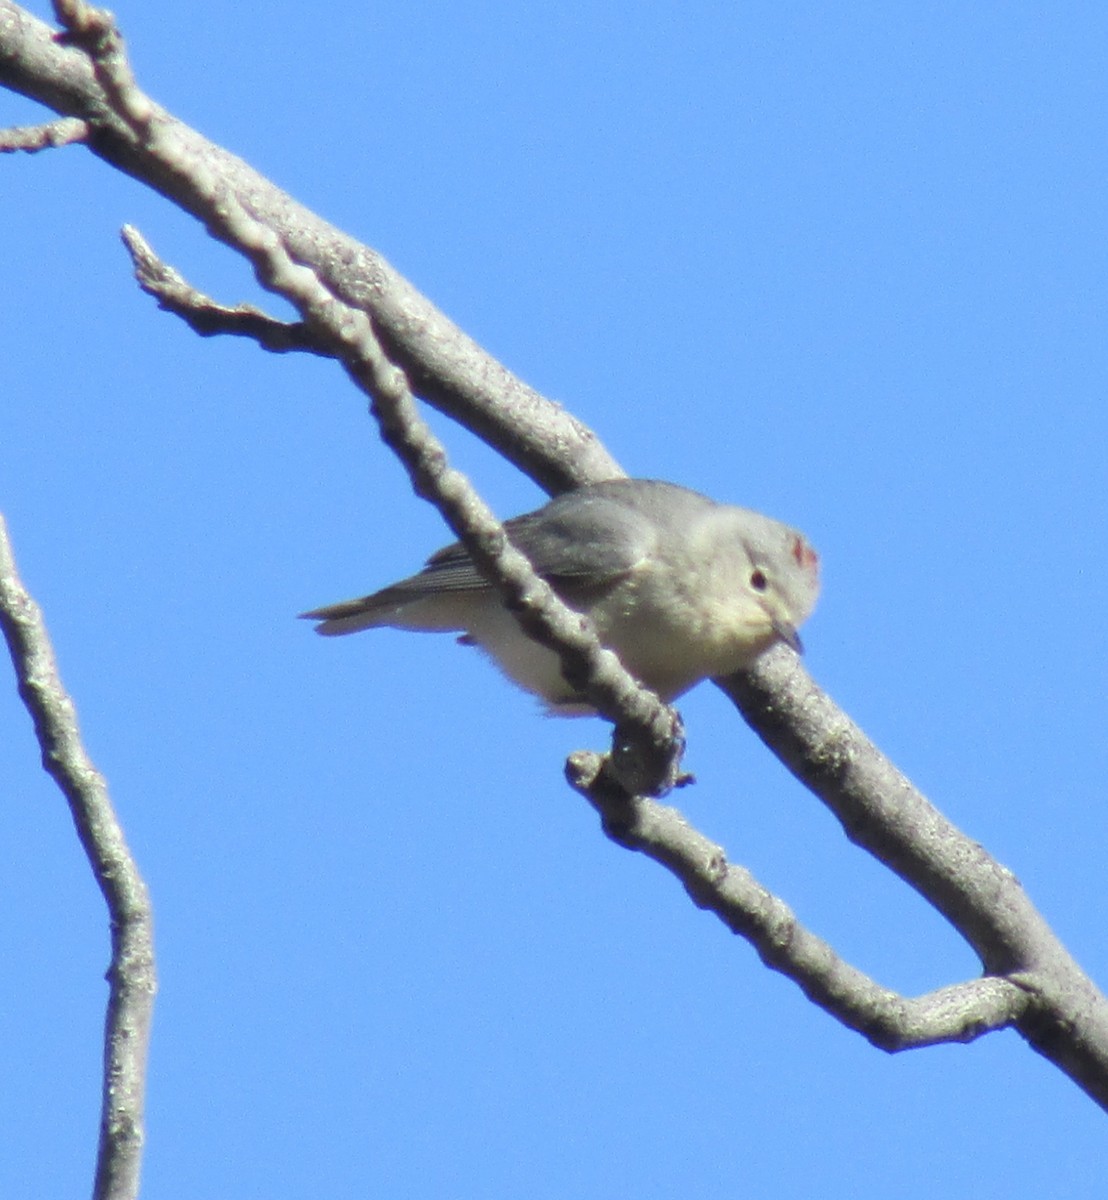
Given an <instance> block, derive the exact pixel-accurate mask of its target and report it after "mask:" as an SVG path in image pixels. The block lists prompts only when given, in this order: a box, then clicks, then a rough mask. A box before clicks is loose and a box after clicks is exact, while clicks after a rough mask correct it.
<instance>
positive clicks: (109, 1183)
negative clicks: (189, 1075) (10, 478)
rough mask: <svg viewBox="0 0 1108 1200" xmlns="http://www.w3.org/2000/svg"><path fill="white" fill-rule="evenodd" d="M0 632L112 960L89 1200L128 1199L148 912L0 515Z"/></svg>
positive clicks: (147, 1008) (138, 1162)
mask: <svg viewBox="0 0 1108 1200" xmlns="http://www.w3.org/2000/svg"><path fill="white" fill-rule="evenodd" d="M0 628H2V629H3V632H4V637H5V640H6V641H7V644H8V650H9V651H10V653H11V656H12V663H13V664H14V666H15V673H16V678H17V679H18V681H19V694H20V696H21V697H22V698H23V703H24V704H25V705H26V706H27V711H28V712H29V713H30V714H31V720H32V721H33V722H34V726H35V734H36V736H37V737H38V742H39V745H40V746H41V747H42V763H43V766H44V767H45V768H46V770H47V771H48V772H49V773H50V775H51V776H53V778H54V780H55V781H56V782H57V785H58V787H60V788H61V790H62V792H63V793H64V795H65V798H66V800H67V801H68V802H69V810H70V812H71V813H72V815H73V823H74V824H75V825H76V826H77V835H78V836H79V837H80V839H81V845H82V846H84V848H85V853H86V854H87V855H88V860H89V863H90V865H91V866H92V872H93V874H94V875H95V876H96V882H97V883H98V884H99V885H100V891H101V892H102V893H103V895H104V900H105V902H106V903H107V906H108V916H109V919H110V922H111V931H112V960H111V965H110V966H109V968H108V984H109V995H108V1012H107V1020H106V1025H105V1031H104V1083H103V1100H102V1106H101V1114H100V1147H99V1152H98V1154H97V1162H96V1182H95V1187H94V1191H93V1196H94V1197H95V1200H133V1198H134V1197H136V1196H137V1195H138V1188H139V1173H140V1170H141V1166H142V1147H143V1140H144V1132H143V1104H144V1100H145V1093H146V1058H147V1050H148V1048H149V1044H150V1021H151V1017H152V1015H153V1008H154V992H155V987H156V983H155V975H154V941H153V916H152V913H151V909H150V899H149V896H148V895H147V891H146V885H145V884H144V883H143V881H142V877H141V876H140V875H139V871H138V867H137V865H136V864H135V860H134V857H133V856H132V854H131V852H130V850H129V849H128V847H127V842H126V840H125V838H124V836H123V830H122V828H121V826H120V824H119V820H118V818H117V817H116V815H115V811H114V809H113V808H112V803H111V800H110V798H109V796H108V789H107V785H106V784H105V782H104V778H103V776H102V775H101V774H100V773H99V772H98V771H97V770H96V768H95V767H94V766H93V765H92V762H91V761H90V759H89V757H88V755H87V753H86V752H85V749H84V746H83V744H82V742H81V734H80V731H79V729H78V728H77V716H76V713H75V711H74V708H73V701H72V700H71V699H70V697H69V695H68V693H67V692H66V690H65V688H64V686H63V685H62V681H61V679H60V678H59V676H58V667H57V663H56V661H55V659H54V652H53V650H52V649H51V646H50V641H49V638H48V636H47V633H46V627H45V625H44V624H43V620H42V613H41V611H40V610H39V608H38V605H36V604H35V602H34V601H33V600H32V599H31V597H30V596H29V595H28V593H27V591H26V590H25V589H24V587H23V584H22V583H21V582H20V579H19V575H18V574H17V572H16V566H15V560H14V558H13V556H12V549H11V543H10V542H9V540H8V532H7V526H6V525H5V523H4V519H3V517H2V516H0Z"/></svg>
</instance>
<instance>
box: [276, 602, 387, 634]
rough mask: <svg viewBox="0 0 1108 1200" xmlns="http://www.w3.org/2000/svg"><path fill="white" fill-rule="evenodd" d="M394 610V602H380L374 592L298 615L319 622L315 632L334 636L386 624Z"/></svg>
mask: <svg viewBox="0 0 1108 1200" xmlns="http://www.w3.org/2000/svg"><path fill="white" fill-rule="evenodd" d="M395 612H396V605H395V604H387V603H386V604H382V603H381V602H380V599H379V597H378V595H376V594H375V595H373V596H362V597H360V598H359V599H357V600H344V601H343V602H342V603H341V604H328V605H326V606H325V607H324V608H313V609H312V610H311V611H310V612H303V613H301V614H300V616H301V617H302V618H303V619H304V620H305V621H318V622H319V624H318V625H317V626H316V627H315V631H316V633H321V634H323V636H324V637H335V636H336V635H338V634H342V633H357V632H358V630H360V629H372V628H373V627H374V626H375V625H387V624H388V622H389V618H390V617H391V616H394V615H395Z"/></svg>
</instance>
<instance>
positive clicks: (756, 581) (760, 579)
mask: <svg viewBox="0 0 1108 1200" xmlns="http://www.w3.org/2000/svg"><path fill="white" fill-rule="evenodd" d="M750 586H751V587H752V588H753V589H754V590H755V591H756V592H764V591H765V590H766V588H767V587H769V580H768V579H767V578H766V573H765V571H758V570H755V571H752V572H751V573H750Z"/></svg>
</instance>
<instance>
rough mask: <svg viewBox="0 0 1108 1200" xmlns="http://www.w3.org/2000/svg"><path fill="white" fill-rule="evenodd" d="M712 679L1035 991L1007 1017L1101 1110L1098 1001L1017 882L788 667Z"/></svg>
mask: <svg viewBox="0 0 1108 1200" xmlns="http://www.w3.org/2000/svg"><path fill="white" fill-rule="evenodd" d="M717 682H720V683H721V685H722V686H723V688H724V690H725V691H726V692H727V693H728V695H730V696H731V698H732V699H733V700H734V702H735V704H736V705H738V707H739V708H740V710H741V712H742V714H743V716H744V717H745V718H746V719H747V721H749V722H750V724H751V725H752V726H753V727H754V729H755V730H756V731H757V733H758V735H759V737H761V738H762V740H763V741H764V742H765V743H766V745H768V746H769V747H770V749H771V750H773V752H774V753H775V754H776V755H777V756H778V758H780V759H781V760H782V762H784V763H785V765H786V766H787V767H788V768H789V769H790V770H791V771H792V772H793V774H794V775H796V777H797V778H798V779H799V780H800V781H801V782H802V783H804V784H805V785H806V786H807V787H808V788H810V789H811V790H812V791H813V792H815V793H816V795H818V796H819V797H820V798H821V799H822V800H823V801H824V803H825V804H827V806H828V807H829V808H830V809H831V810H832V812H834V814H835V815H836V816H837V817H838V818H839V820H840V821H841V822H842V825H843V828H844V830H845V831H846V834H847V836H848V837H849V838H850V839H851V840H852V841H854V842H856V843H857V844H858V845H859V846H863V847H864V848H865V849H866V850H868V851H869V852H870V853H871V854H873V855H874V856H875V857H876V858H878V859H880V860H881V861H882V862H884V863H885V864H886V865H888V866H889V867H891V868H892V870H894V871H895V872H896V873H897V874H898V875H899V876H900V877H901V878H902V879H904V880H905V881H906V882H907V883H909V884H911V886H912V887H914V888H915V889H916V891H918V892H919V893H920V894H921V895H922V896H924V897H925V898H926V899H927V900H928V901H930V902H931V903H932V904H933V905H934V906H935V907H936V908H937V909H938V910H939V911H940V912H941V913H942V914H943V915H944V916H945V917H946V918H947V920H949V921H950V923H951V924H952V925H953V926H954V927H955V929H957V930H958V932H959V933H961V934H962V936H963V937H964V938H966V940H967V941H968V942H969V943H970V944H971V945H972V946H973V948H974V949H975V950H976V951H977V953H978V955H980V957H981V961H982V962H983V963H984V965H985V969H986V970H987V971H988V972H990V973H991V974H996V975H1005V976H1007V977H1008V978H1009V979H1012V980H1014V981H1016V982H1018V983H1019V985H1020V987H1022V988H1024V989H1025V990H1026V991H1027V992H1028V993H1029V994H1031V995H1032V996H1033V998H1034V1001H1035V1002H1034V1004H1031V1005H1029V1006H1028V1007H1027V1008H1026V1009H1025V1010H1024V1012H1023V1015H1022V1016H1021V1018H1020V1020H1019V1021H1017V1022H1016V1027H1017V1028H1018V1029H1019V1031H1020V1032H1021V1033H1022V1034H1023V1036H1024V1037H1025V1038H1027V1040H1028V1041H1029V1042H1030V1043H1031V1045H1032V1046H1034V1047H1035V1049H1036V1050H1038V1051H1039V1052H1040V1053H1041V1054H1043V1055H1045V1056H1046V1057H1047V1058H1049V1059H1051V1060H1052V1061H1053V1062H1055V1063H1056V1064H1057V1065H1058V1066H1059V1067H1061V1068H1062V1070H1064V1071H1065V1072H1066V1073H1067V1074H1068V1075H1069V1076H1070V1077H1071V1078H1073V1079H1074V1080H1076V1082H1078V1083H1079V1084H1080V1085H1081V1086H1082V1087H1083V1088H1084V1089H1085V1090H1086V1091H1087V1092H1088V1093H1089V1095H1090V1096H1092V1097H1093V1098H1094V1099H1095V1100H1096V1101H1097V1103H1099V1104H1100V1105H1101V1106H1102V1107H1105V1108H1108V1000H1106V999H1105V997H1104V995H1103V994H1102V993H1101V992H1100V991H1099V990H1098V989H1097V988H1096V987H1095V985H1094V984H1093V983H1092V981H1091V980H1090V979H1089V978H1088V976H1087V975H1085V973H1084V972H1083V971H1082V970H1081V968H1080V967H1079V966H1078V964H1077V963H1076V962H1075V961H1074V960H1073V958H1072V957H1071V956H1070V954H1069V952H1068V951H1067V950H1066V948H1065V947H1064V946H1063V945H1062V943H1061V942H1060V941H1059V940H1058V938H1057V937H1056V936H1055V934H1054V932H1053V931H1052V930H1051V928H1050V926H1049V925H1047V923H1046V921H1045V920H1044V919H1043V917H1042V915H1041V914H1040V913H1039V912H1038V910H1037V909H1036V908H1035V906H1034V905H1033V904H1032V903H1031V901H1030V899H1029V898H1028V896H1027V893H1026V892H1025V891H1024V890H1023V888H1022V887H1021V886H1020V883H1019V880H1018V879H1016V877H1015V876H1014V875H1013V874H1012V872H1011V871H1009V870H1008V869H1007V868H1006V867H1004V866H1002V865H1001V864H1000V863H998V862H997V861H996V859H994V858H992V857H991V856H990V855H989V854H988V853H987V852H986V851H985V849H984V847H983V846H981V845H979V844H978V843H977V842H975V841H974V840H973V839H972V838H969V837H967V836H966V835H965V834H964V833H962V831H961V830H960V829H958V828H957V827H956V826H954V825H953V824H952V823H951V822H950V821H948V820H947V819H946V817H944V816H943V815H942V813H940V812H939V811H938V809H936V808H935V807H934V806H933V805H932V804H931V803H930V802H929V801H928V800H927V799H926V798H925V797H924V796H923V795H922V793H920V792H919V791H918V790H917V789H916V788H915V787H914V786H913V785H912V784H911V783H910V782H909V780H908V779H906V778H905V776H904V775H903V774H902V773H901V772H900V771H898V770H897V768H896V767H895V766H894V765H893V764H892V763H891V762H889V760H888V759H887V758H886V757H885V756H884V755H883V754H882V753H881V751H880V750H878V748H877V747H876V746H875V745H874V744H873V743H872V742H871V741H870V740H869V739H868V738H867V737H866V735H865V734H864V733H863V732H862V731H861V729H859V728H858V726H857V725H856V724H855V723H854V722H853V721H851V720H850V718H849V717H848V716H846V714H845V713H843V712H842V711H841V710H840V709H839V708H837V707H836V706H835V703H834V701H832V700H831V698H830V697H829V696H828V695H827V694H826V693H825V692H823V691H822V690H821V689H820V688H819V687H817V686H816V684H815V683H814V682H813V681H812V680H811V678H810V677H809V676H808V675H807V674H806V673H805V672H804V671H803V670H802V669H801V668H800V667H799V665H798V664H797V661H796V656H795V655H791V654H779V653H774V652H772V651H771V652H769V653H767V654H764V655H763V656H762V657H761V658H760V659H759V660H758V662H757V663H756V664H755V665H754V667H753V668H752V669H751V670H750V671H746V672H743V673H741V674H738V675H735V676H732V677H731V678H730V679H727V680H722V681H717Z"/></svg>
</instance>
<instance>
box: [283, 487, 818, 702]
mask: <svg viewBox="0 0 1108 1200" xmlns="http://www.w3.org/2000/svg"><path fill="white" fill-rule="evenodd" d="M504 528H505V530H506V531H507V534H508V537H509V539H510V540H511V542H512V544H513V545H514V546H515V547H516V548H517V549H518V550H519V551H521V552H522V553H523V554H524V555H525V556H526V557H527V558H528V559H529V560H530V562H531V565H532V566H533V567H534V568H535V571H536V572H537V573H538V574H539V575H540V576H542V578H543V579H545V580H546V581H547V582H548V583H549V584H550V586H551V587H552V588H553V589H554V591H555V592H557V594H558V595H559V596H560V597H561V598H562V600H563V601H565V603H566V604H567V605H569V607H570V608H573V609H576V610H577V611H578V612H581V613H585V614H587V615H588V617H589V618H590V619H591V621H592V623H593V625H594V626H595V628H596V632H597V636H598V637H599V638H600V641H601V642H602V643H603V644H604V645H605V646H607V647H609V648H610V649H611V650H614V651H615V653H616V654H617V655H618V656H619V659H620V661H621V662H622V663H623V665H624V666H625V667H626V668H627V670H628V671H630V672H631V674H632V675H634V676H635V677H636V678H637V679H639V680H641V681H642V682H643V683H645V684H646V685H647V687H649V688H651V689H653V690H654V691H655V692H657V693H658V695H659V696H661V698H662V699H663V700H667V701H668V700H672V699H674V698H675V697H676V696H679V695H681V693H682V692H685V691H687V690H688V689H689V688H690V687H692V686H693V684H695V683H698V682H699V681H700V680H701V679H707V678H711V677H713V676H720V675H729V674H730V673H731V672H733V671H737V670H738V669H739V668H740V667H744V666H747V665H748V664H749V663H750V662H752V661H753V660H754V659H755V658H756V657H757V656H758V655H759V654H760V653H761V652H762V651H763V650H765V649H766V648H767V647H768V646H770V645H772V644H773V643H774V642H778V641H781V642H785V643H786V644H787V645H789V646H791V647H792V648H793V649H794V650H795V651H797V653H800V651H801V645H800V638H799V637H798V635H797V632H796V631H797V627H798V626H799V625H801V624H802V622H803V621H804V620H805V619H806V618H807V617H808V615H809V614H810V613H811V611H812V609H813V608H814V607H815V603H816V596H817V594H818V592H819V558H818V556H817V555H816V552H815V551H814V550H813V549H812V547H811V546H810V545H809V544H808V542H807V540H806V539H805V538H804V536H803V535H802V534H800V533H798V532H797V531H796V530H795V529H790V528H789V527H788V526H787V525H782V524H781V523H780V522H779V521H774V520H771V519H770V518H769V517H763V516H761V515H760V514H759V513H756V512H751V511H750V510H748V509H745V508H734V507H732V506H731V505H728V504H717V503H716V502H715V501H714V500H709V499H708V498H707V497H706V496H701V495H700V494H699V493H697V492H692V491H689V490H688V489H687V488H683V487H678V486H677V485H676V484H672V483H661V482H658V481H657V480H650V479H610V480H607V481H605V482H603V483H594V484H588V485H586V486H585V487H582V488H578V489H577V490H575V491H572V492H566V493H564V494H563V495H561V496H558V497H557V498H556V499H554V500H551V501H550V503H549V504H546V505H544V506H543V507H542V508H540V509H538V510H537V511H535V512H532V513H527V514H525V515H524V516H521V517H514V518H513V519H512V520H510V521H506V522H505V523H504ZM302 615H303V616H304V617H306V618H309V619H311V620H315V621H319V624H318V625H317V626H316V632H317V633H322V634H326V635H328V636H332V635H335V634H344V633H354V632H356V631H357V630H359V629H371V628H373V627H375V626H379V625H388V626H392V627H393V628H396V629H413V630H426V631H447V630H456V631H461V632H462V633H463V635H464V636H463V637H462V638H460V639H459V640H460V641H462V642H464V643H466V644H470V645H472V644H476V645H478V646H480V647H481V648H482V649H483V650H484V651H485V652H486V653H487V654H488V655H489V656H490V657H491V658H492V659H493V660H494V661H495V662H496V663H497V665H498V666H499V667H500V669H501V670H502V671H503V672H504V674H505V675H507V676H508V678H509V679H512V680H514V681H515V682H516V683H518V684H519V685H520V686H521V687H523V688H525V689H527V690H528V691H530V692H534V693H535V694H536V695H538V696H540V697H541V698H542V699H543V700H544V701H546V703H547V704H548V705H549V706H550V709H551V711H552V712H556V713H558V714H559V715H566V716H572V715H575V714H581V713H588V712H592V711H593V710H592V709H591V708H590V707H589V706H588V704H587V702H585V701H584V698H583V697H582V696H581V695H579V694H578V693H576V692H575V691H574V690H573V688H572V687H570V685H569V684H568V683H567V682H566V680H565V679H564V678H563V677H562V670H561V663H560V661H559V659H558V656H557V655H556V654H554V652H553V651H551V650H548V649H546V648H545V647H543V646H540V645H538V644H537V643H536V642H533V641H531V639H530V638H528V637H527V635H526V634H525V633H524V632H523V631H522V630H521V629H520V627H519V625H518V624H517V623H516V621H515V618H514V617H513V616H512V614H511V613H510V612H508V610H507V609H506V608H505V607H504V606H503V604H502V603H501V600H500V596H499V594H498V593H497V592H496V590H495V589H494V588H493V587H491V586H490V585H489V584H488V583H487V582H486V581H485V579H484V578H483V577H482V576H481V574H480V572H479V571H478V570H477V568H476V567H475V566H474V564H473V561H472V560H471V559H470V557H469V554H468V553H467V552H466V550H465V549H464V548H463V547H462V546H461V545H459V544H458V543H455V544H454V545H452V546H447V547H446V548H445V549H443V550H440V551H439V552H438V553H437V554H433V555H432V556H431V557H430V559H428V561H427V565H426V566H425V567H424V568H423V570H422V571H420V573H419V574H418V575H413V576H411V578H409V579H402V580H401V581H400V582H399V583H394V584H392V585H391V586H389V587H386V588H382V589H381V591H379V592H374V593H373V594H372V595H371V596H364V597H362V598H361V599H359V600H347V601H346V602H345V603H342V604H333V605H330V606H328V607H327V608H317V609H314V610H313V611H312V612H307V613H303V614H302Z"/></svg>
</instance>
